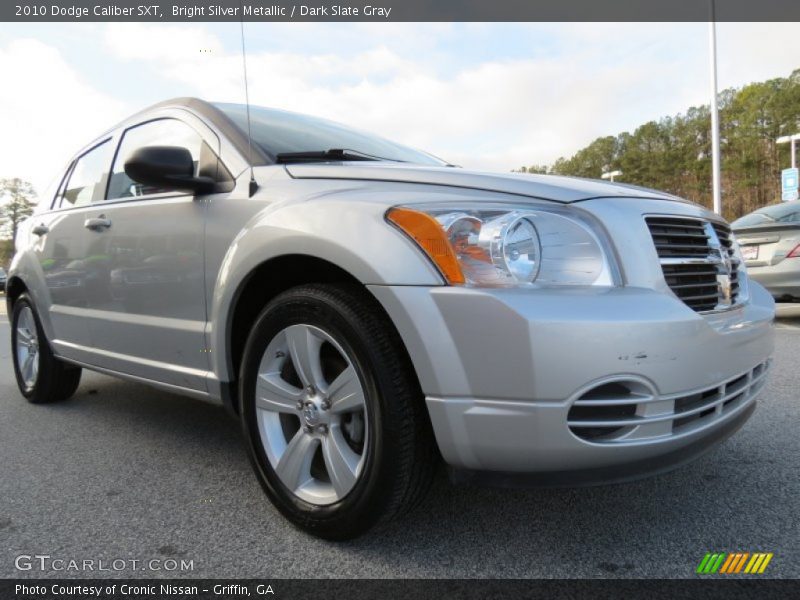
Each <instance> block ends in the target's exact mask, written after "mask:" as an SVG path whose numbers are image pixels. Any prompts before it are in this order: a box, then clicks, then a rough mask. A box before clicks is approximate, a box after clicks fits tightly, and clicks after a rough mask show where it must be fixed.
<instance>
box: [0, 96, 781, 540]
mask: <svg viewBox="0 0 800 600" xmlns="http://www.w3.org/2000/svg"><path fill="white" fill-rule="evenodd" d="M250 129H251V132H252V134H251V135H252V137H251V139H252V143H251V142H250V141H249V139H248V134H247V132H248V123H247V111H246V108H245V107H244V106H240V105H231V104H209V103H206V102H202V101H200V100H196V99H178V100H173V101H168V102H165V103H162V104H159V105H156V106H154V107H151V108H150V109H147V110H145V111H143V112H141V113H139V114H137V115H135V116H133V117H131V118H130V119H128V120H127V121H125V122H123V123H121V124H120V125H118V126H117V127H115V128H113V129H112V130H110V131H108V132H106V133H105V134H104V135H102V136H100V137H99V138H97V139H96V140H94V141H93V142H92V143H91V144H89V145H88V146H86V147H85V148H84V149H82V150H81V151H80V152H79V153H78V154H76V155H75V158H74V159H73V160H72V161H71V162H70V164H69V165H68V166H67V167H66V168H65V169H64V172H63V174H62V175H61V176H60V177H59V178H58V179H57V180H56V181H55V183H54V187H53V189H51V190H50V191H49V192H47V193H46V194H45V195H44V196H43V198H42V199H41V203H40V206H39V209H38V211H37V213H36V214H35V215H34V216H33V217H31V218H30V219H29V220H28V221H27V222H26V223H25V224H24V226H23V227H22V229H21V233H20V235H19V236H18V239H17V254H16V256H15V257H14V261H13V264H12V266H11V270H10V272H9V278H8V284H7V287H8V297H7V302H8V304H9V314H10V315H11V321H12V345H13V356H14V366H15V369H16V376H17V381H18V383H19V388H20V390H21V391H22V393H23V394H24V395H25V397H27V398H28V399H29V400H30V401H31V402H36V403H39V402H53V401H58V400H63V399H65V398H67V397H69V396H70V395H71V394H72V393H73V392H74V391H75V389H76V388H77V386H78V381H79V378H80V374H81V368H88V369H93V370H97V371H101V372H105V373H109V374H111V375H117V376H120V377H125V378H129V379H133V380H135V381H141V382H144V383H149V384H153V385H156V386H159V387H161V388H164V389H167V390H171V391H174V392H178V393H185V394H190V395H194V396H199V397H202V398H210V399H214V400H219V401H222V402H223V403H225V404H226V405H227V406H228V408H229V409H230V410H231V411H232V412H233V413H234V414H235V415H237V417H238V418H239V419H240V420H241V423H242V428H243V431H244V435H245V438H246V440H247V445H248V448H249V452H250V456H251V459H252V463H253V465H254V468H255V471H256V474H257V476H258V478H259V480H260V482H261V484H262V485H263V487H264V489H265V491H266V493H267V495H268V496H269V498H270V499H271V500H272V502H273V503H274V504H275V506H276V507H277V508H278V509H279V510H280V511H281V512H282V513H283V514H284V515H285V516H286V517H287V518H289V519H290V520H291V521H292V522H293V523H295V524H297V525H299V526H300V527H302V528H304V529H305V530H307V531H309V532H311V533H314V534H315V535H319V536H322V537H326V538H332V539H343V538H348V537H353V536H355V535H358V534H360V533H362V532H364V531H365V530H367V529H368V528H370V527H371V526H373V525H375V524H376V523H378V522H381V521H384V520H386V519H388V518H390V517H392V516H395V515H397V514H399V513H401V512H403V511H404V510H407V509H408V508H409V507H411V506H413V505H414V503H416V502H417V501H418V500H419V499H420V498H421V497H422V496H423V492H424V491H425V489H426V488H427V487H428V485H429V482H430V479H431V476H432V473H433V472H434V469H435V467H436V466H437V464H440V461H441V458H440V456H441V457H443V458H444V461H445V462H446V463H448V464H449V465H451V466H452V467H453V472H454V473H455V474H461V476H464V475H465V474H466V476H467V477H472V478H475V479H477V480H481V479H482V478H486V479H492V478H494V479H499V480H501V481H506V480H508V479H510V478H514V477H524V478H525V479H530V480H532V481H533V482H534V483H535V482H537V481H538V482H545V483H553V482H555V483H561V484H569V483H573V482H584V483H585V482H607V481H620V480H624V479H627V478H630V477H635V476H638V475H642V474H646V473H653V472H658V471H661V470H664V469H667V468H669V467H671V466H674V465H676V464H679V463H681V462H684V461H686V460H688V459H690V458H692V457H693V456H696V455H697V454H699V453H700V452H702V451H703V450H705V449H707V448H709V447H710V446H712V445H713V444H715V443H717V442H719V441H721V440H722V439H723V438H725V437H726V436H727V435H729V434H731V433H732V432H733V431H735V430H736V429H737V428H738V427H739V426H741V425H742V423H744V421H746V420H747V418H748V417H749V416H750V415H751V413H752V412H753V410H754V408H755V399H756V396H757V395H758V393H759V391H760V390H761V389H762V387H763V385H764V382H765V377H766V374H767V371H768V369H769V357H770V355H771V352H772V344H773V341H772V328H771V321H772V318H773V313H774V304H773V300H772V298H771V296H770V295H769V294H768V293H767V292H766V291H765V290H764V289H763V288H762V287H761V286H760V285H758V284H756V283H754V282H751V281H748V278H747V274H746V272H745V267H744V262H743V260H742V257H741V256H740V254H739V249H738V246H737V244H736V242H735V240H734V238H733V236H732V235H731V231H730V229H729V227H728V225H727V224H726V223H725V222H724V221H723V220H722V219H721V218H720V217H718V216H717V215H715V214H713V213H711V212H709V211H707V210H705V209H703V208H701V207H699V206H697V205H695V204H692V203H689V202H687V201H684V200H681V199H679V198H675V197H673V196H670V195H667V194H664V193H660V192H657V191H652V190H645V189H640V188H634V187H629V186H624V185H614V184H605V183H600V182H595V181H584V180H579V179H569V178H561V177H550V176H531V175H500V174H487V173H477V172H471V171H466V170H463V169H459V168H453V167H452V166H451V165H448V164H446V163H444V162H442V161H440V160H438V159H436V158H434V157H432V156H430V155H428V154H425V153H423V152H419V151H417V150H412V149H410V148H407V147H404V146H400V145H398V144H395V143H393V142H390V141H388V140H385V139H381V138H378V137H375V136H373V135H370V134H367V133H363V132H360V131H356V130H353V129H350V128H348V127H344V126H341V125H338V124H335V123H331V122H328V121H324V120H321V119H316V118H311V117H306V116H303V115H298V114H294V113H289V112H283V111H278V110H270V109H265V108H257V107H253V108H251V127H250ZM251 165H252V168H251Z"/></svg>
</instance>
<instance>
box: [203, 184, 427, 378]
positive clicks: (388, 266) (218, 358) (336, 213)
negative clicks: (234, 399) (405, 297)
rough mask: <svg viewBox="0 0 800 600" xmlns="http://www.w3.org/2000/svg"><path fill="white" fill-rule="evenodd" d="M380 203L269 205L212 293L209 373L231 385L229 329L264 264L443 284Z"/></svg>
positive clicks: (244, 233) (384, 281)
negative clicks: (319, 266) (322, 265)
mask: <svg viewBox="0 0 800 600" xmlns="http://www.w3.org/2000/svg"><path fill="white" fill-rule="evenodd" d="M385 212H386V206H385V205H384V204H382V203H376V202H371V201H367V200H364V201H359V200H353V199H352V198H348V199H347V200H345V199H341V200H338V199H333V198H330V197H326V198H324V199H323V198H320V199H317V200H310V201H307V202H302V203H296V204H279V205H277V206H276V205H270V206H268V207H267V208H265V209H264V210H263V211H261V212H260V213H258V214H257V215H255V216H254V217H253V218H252V219H251V220H250V221H249V222H248V223H247V225H246V226H245V227H243V228H242V230H241V231H240V233H239V234H238V235H237V236H236V237H235V238H234V240H233V242H232V243H231V245H230V247H229V248H228V251H227V253H226V254H225V257H224V259H223V260H222V263H221V266H220V269H219V272H218V275H217V280H216V282H215V284H214V290H213V294H212V302H211V310H210V314H209V323H210V328H211V329H210V345H211V348H210V349H211V357H212V358H211V361H212V364H211V368H212V371H213V372H214V374H215V376H216V377H217V378H218V379H219V381H230V380H232V379H233V378H234V376H235V375H234V374H233V373H231V369H232V365H231V360H230V357H229V352H228V340H229V339H230V336H229V335H228V328H229V327H230V326H231V322H232V312H233V309H234V307H235V305H236V301H237V300H238V297H239V293H240V291H241V290H242V289H243V287H244V285H245V284H246V282H247V281H248V278H249V276H250V275H251V274H252V273H253V272H254V271H255V270H256V269H257V268H258V267H259V266H260V265H262V264H264V263H265V262H267V261H269V260H272V259H275V258H279V257H281V256H287V255H305V256H309V257H314V258H319V259H322V260H325V261H327V262H329V263H332V264H334V265H336V266H337V267H339V268H341V269H343V270H344V271H346V272H348V273H349V274H351V275H352V276H353V277H354V278H355V279H357V280H358V281H360V282H361V283H363V284H364V285H371V284H374V285H424V286H437V285H443V280H442V278H441V276H440V275H439V274H438V272H437V271H436V269H435V267H434V266H433V265H432V264H431V263H430V262H429V261H428V259H427V258H426V257H425V256H424V255H423V254H422V252H421V251H420V250H419V248H417V247H416V245H415V244H414V243H413V242H412V241H411V240H409V239H408V238H407V237H406V236H405V235H403V234H402V233H401V232H399V231H398V230H397V229H395V228H394V227H393V226H392V225H390V224H389V223H387V222H386V220H385V218H384V214H385Z"/></svg>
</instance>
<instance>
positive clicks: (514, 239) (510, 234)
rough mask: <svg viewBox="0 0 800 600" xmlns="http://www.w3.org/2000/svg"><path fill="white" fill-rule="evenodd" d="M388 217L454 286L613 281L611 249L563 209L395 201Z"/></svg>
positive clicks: (583, 220)
mask: <svg viewBox="0 0 800 600" xmlns="http://www.w3.org/2000/svg"><path fill="white" fill-rule="evenodd" d="M386 216H387V219H388V220H389V221H390V222H391V223H394V224H395V225H396V226H397V227H399V228H400V229H401V230H402V231H403V232H404V233H405V234H406V235H408V236H409V237H411V238H412V239H413V240H414V241H415V242H416V243H417V244H418V245H419V246H420V247H421V248H422V249H423V250H424V251H425V253H426V254H427V255H428V257H429V258H430V259H431V260H432V261H433V262H434V264H435V265H436V266H437V267H438V268H439V271H440V272H441V273H442V275H443V276H444V277H445V279H446V280H447V281H448V283H450V284H453V285H475V286H506V287H507V286H520V285H522V286H524V285H532V284H535V285H537V286H552V285H606V286H610V285H615V284H616V283H618V280H619V277H618V274H617V272H616V264H615V263H614V262H613V261H612V260H611V259H610V258H609V256H610V255H611V251H610V248H609V245H608V244H607V243H606V242H605V241H604V240H605V238H604V236H603V234H602V232H601V231H600V228H599V226H598V225H597V224H596V223H594V222H593V220H592V218H591V217H590V216H589V215H588V214H586V213H584V212H583V211H579V210H576V209H573V208H569V207H562V206H550V205H546V206H545V205H542V206H538V205H533V206H524V207H517V206H507V205H491V204H488V205H487V204H483V205H480V204H478V205H458V206H453V205H448V204H436V205H421V206H398V207H395V208H392V209H390V210H389V212H388V213H387V215H386Z"/></svg>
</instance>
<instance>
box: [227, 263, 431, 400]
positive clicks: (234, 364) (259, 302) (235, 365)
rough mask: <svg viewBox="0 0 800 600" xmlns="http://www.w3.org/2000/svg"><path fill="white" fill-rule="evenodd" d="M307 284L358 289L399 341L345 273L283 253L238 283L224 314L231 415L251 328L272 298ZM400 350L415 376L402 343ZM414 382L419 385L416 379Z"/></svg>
mask: <svg viewBox="0 0 800 600" xmlns="http://www.w3.org/2000/svg"><path fill="white" fill-rule="evenodd" d="M309 283H328V284H341V285H351V286H357V287H359V288H360V289H361V290H363V291H364V293H365V294H366V295H368V296H369V297H370V298H371V299H372V300H373V301H374V304H375V306H376V308H377V309H379V310H380V311H381V313H382V314H383V315H384V316H385V318H386V321H387V322H388V323H389V324H390V325H391V327H393V328H394V331H395V333H397V337H398V338H399V339H401V340H402V337H401V336H400V333H399V331H398V330H397V327H396V325H395V324H394V322H393V320H392V318H391V317H390V315H389V314H388V313H387V312H386V310H385V308H384V307H383V305H382V304H381V302H380V301H379V300H378V299H377V298H376V297H375V296H374V295H373V294H372V293H371V292H370V291H369V289H368V287H367V286H366V285H365V284H364V283H363V282H362V281H360V280H359V279H358V278H357V277H356V276H355V275H353V274H352V273H350V272H349V271H348V270H346V269H344V268H342V267H340V266H338V265H336V264H334V263H332V262H330V261H328V260H326V259H324V258H320V257H318V256H314V255H308V254H285V255H281V256H276V257H272V258H269V259H267V260H264V261H263V262H261V263H259V264H258V265H257V266H256V267H255V268H253V269H252V270H251V271H250V272H249V273H248V274H247V276H245V277H244V278H243V279H242V280H241V281H240V282H239V285H238V286H237V288H236V291H235V292H234V294H233V297H232V300H231V302H230V308H229V309H228V310H227V312H226V314H225V315H224V350H223V356H224V360H225V368H226V373H227V378H225V379H226V380H225V381H222V380H221V381H220V386H221V395H222V400H223V403H224V404H225V405H226V407H227V408H228V409H229V410H230V411H232V412H233V413H234V414H237V415H238V414H239V402H238V392H237V389H238V388H237V384H238V378H239V368H240V366H241V360H242V355H243V352H244V346H245V343H246V341H247V334H248V332H249V331H250V326H251V325H252V324H253V322H254V321H255V319H256V318H257V317H258V315H259V314H260V313H261V311H262V310H263V308H264V306H266V305H267V304H268V303H269V302H270V301H271V300H272V299H273V298H275V297H276V296H278V295H279V294H281V293H282V292H284V291H286V290H289V289H291V288H293V287H297V286H299V285H304V284H309ZM217 339H219V332H217ZM401 351H402V352H403V353H404V355H405V357H406V359H407V360H408V361H409V364H410V365H411V366H412V369H413V370H414V374H415V376H417V374H416V370H415V369H414V367H413V361H412V360H411V358H410V356H409V354H408V349H407V348H406V346H405V342H403V344H402V349H401ZM218 362H219V358H218ZM417 381H418V382H419V378H418V377H417Z"/></svg>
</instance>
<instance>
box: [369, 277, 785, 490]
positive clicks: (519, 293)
mask: <svg viewBox="0 0 800 600" xmlns="http://www.w3.org/2000/svg"><path fill="white" fill-rule="evenodd" d="M370 289H371V291H372V292H373V293H374V294H375V296H376V297H377V298H378V299H379V301H380V302H381V303H382V304H383V306H384V308H385V309H386V310H387V312H388V313H389V315H390V317H391V318H392V320H393V321H394V323H395V325H396V326H397V328H398V330H399V332H400V334H401V337H402V338H403V340H404V342H405V344H406V346H407V348H408V350H409V354H410V356H411V358H412V361H413V362H414V365H415V368H416V370H417V374H418V376H419V378H420V382H421V385H422V388H423V391H424V393H425V395H426V401H427V405H428V409H429V413H430V417H431V422H432V424H433V429H434V432H435V435H436V439H437V442H438V444H439V448H440V449H441V452H442V455H443V456H444V458H445V460H446V461H447V462H448V463H449V464H450V465H452V466H454V467H457V468H461V469H468V470H473V471H484V472H487V471H490V472H502V473H550V474H556V473H558V474H560V475H559V476H563V475H564V474H565V473H566V474H567V478H568V477H569V474H570V473H572V474H575V475H576V476H577V475H578V474H580V473H587V472H591V473H594V474H595V475H598V474H599V475H600V478H601V479H603V480H608V481H612V480H615V479H617V478H616V477H615V476H614V473H616V472H618V473H624V472H627V471H628V470H629V469H628V468H629V467H632V466H635V467H636V470H637V471H642V470H644V471H648V470H650V471H658V470H660V469H663V468H664V465H665V464H668V463H671V462H672V463H674V462H675V461H674V460H671V459H670V457H680V462H684V461H685V460H688V459H689V458H691V456H692V455H694V454H696V453H698V452H700V451H702V450H705V449H707V448H708V447H709V445H710V444H713V443H715V442H717V441H719V440H721V439H722V438H724V437H725V436H726V435H727V434H729V433H731V432H732V430H734V429H735V428H736V427H738V426H739V425H741V423H742V422H743V421H744V420H746V418H747V416H749V414H750V413H751V412H752V409H753V407H754V403H755V398H756V396H757V394H758V393H759V391H760V390H761V389H762V387H763V384H764V381H765V379H764V378H765V375H766V372H767V368H768V359H769V356H770V355H771V353H772V348H773V340H772V325H771V323H772V319H773V315H774V302H773V300H772V298H771V297H770V295H769V294H768V293H767V292H766V291H765V290H764V289H763V288H761V287H760V286H759V285H753V286H752V288H751V298H750V301H749V303H747V304H745V305H743V306H740V307H738V308H736V309H733V310H730V311H727V312H724V313H717V314H709V315H700V314H698V313H696V312H694V311H693V310H691V309H690V308H688V307H687V306H686V305H685V304H683V303H682V302H681V301H680V300H678V299H677V298H676V297H675V296H673V295H671V294H669V293H663V292H661V291H656V290H653V289H648V288H640V287H622V288H613V289H603V290H600V289H573V290H568V289H558V290H536V291H535V292H532V291H530V290H520V289H494V290H489V289H475V288H472V289H470V288H456V287H438V288H421V287H400V286H397V287H392V286H371V287H370ZM615 382H625V385H628V386H629V387H630V388H631V389H630V390H629V391H630V392H631V393H632V394H633V395H634V397H635V398H638V400H636V401H631V402H628V404H634V405H635V406H634V408H633V409H631V410H632V411H633V412H626V413H625V414H621V415H619V416H618V417H616V418H618V419H619V420H620V421H621V422H623V425H624V423H628V426H622V427H620V428H618V429H615V430H613V431H612V433H611V435H606V433H607V432H608V431H610V430H609V429H606V430H604V432H605V433H603V435H600V436H599V437H592V436H591V435H589V434H587V430H591V425H592V421H591V419H592V416H591V413H590V414H589V417H588V419H589V420H588V421H587V420H586V415H585V414H583V415H582V418H583V419H584V421H583V423H589V425H590V426H589V427H580V426H575V424H574V423H572V425H573V426H572V427H570V421H571V420H573V421H574V420H575V412H574V411H573V412H572V413H571V409H572V408H573V407H574V406H575V402H576V401H578V400H580V399H586V398H591V397H593V396H592V393H593V391H597V390H598V389H599V390H600V391H601V392H603V391H604V390H607V389H608V388H603V387H602V386H604V385H605V384H608V383H615ZM587 394H588V395H587ZM637 395H638V396H637ZM599 397H600V398H602V397H603V396H602V393H600V394H599ZM628 409H630V406H628V408H627V409H626V410H628ZM601 412H602V411H601ZM612 417H613V415H612ZM608 418H609V416H608V414H607V413H603V414H601V416H600V417H598V419H599V420H601V421H602V420H603V419H608ZM630 423H634V425H630ZM579 425H580V424H579ZM589 433H591V432H589ZM659 459H662V460H659ZM676 460H677V459H676Z"/></svg>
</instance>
